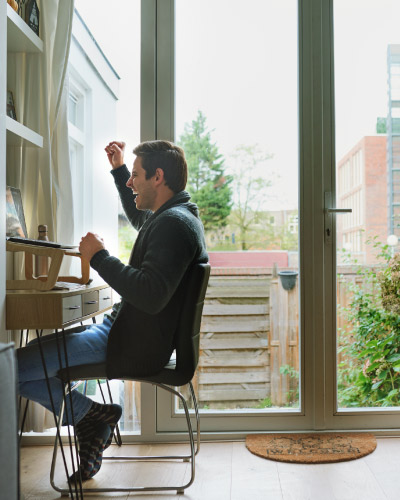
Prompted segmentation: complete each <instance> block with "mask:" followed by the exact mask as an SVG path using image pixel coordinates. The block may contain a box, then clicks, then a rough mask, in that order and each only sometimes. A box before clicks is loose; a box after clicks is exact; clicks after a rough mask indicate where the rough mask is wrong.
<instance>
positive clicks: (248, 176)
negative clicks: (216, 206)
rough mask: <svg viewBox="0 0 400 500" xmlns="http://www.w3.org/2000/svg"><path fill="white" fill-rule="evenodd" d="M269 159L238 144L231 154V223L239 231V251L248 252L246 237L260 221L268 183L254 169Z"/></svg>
mask: <svg viewBox="0 0 400 500" xmlns="http://www.w3.org/2000/svg"><path fill="white" fill-rule="evenodd" d="M270 158H272V155H270V154H268V153H264V152H262V151H261V150H260V149H259V147H258V145H257V144H253V145H251V146H245V145H240V146H238V147H237V148H236V149H235V152H234V154H233V155H232V159H233V160H234V162H235V166H234V174H233V179H234V191H235V200H234V210H233V211H232V216H231V222H232V224H233V225H235V226H237V228H238V229H239V238H240V243H241V247H242V250H248V249H249V246H250V245H249V242H248V235H249V233H250V232H251V230H252V229H253V228H254V227H256V226H257V225H258V224H260V223H261V222H262V221H263V218H264V217H263V215H264V209H263V208H264V207H263V205H264V203H265V201H266V199H267V197H268V193H267V188H268V187H270V186H271V184H272V182H271V180H267V179H265V178H264V177H261V176H260V175H258V174H257V170H258V169H257V167H259V166H260V165H262V164H263V163H265V162H266V161H267V160H269V159H270Z"/></svg>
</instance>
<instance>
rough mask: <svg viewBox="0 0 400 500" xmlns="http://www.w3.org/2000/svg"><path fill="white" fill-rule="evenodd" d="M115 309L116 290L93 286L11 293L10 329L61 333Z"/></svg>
mask: <svg viewBox="0 0 400 500" xmlns="http://www.w3.org/2000/svg"><path fill="white" fill-rule="evenodd" d="M111 307H112V289H111V288H110V287H109V285H107V284H106V283H102V284H98V283H97V284H96V283H91V284H90V285H85V286H84V287H82V288H79V289H75V290H50V291H48V292H39V291H37V290H7V296H6V329H7V330H26V329H35V330H42V329H52V330H60V329H62V328H65V327H67V326H71V325H73V324H74V323H79V322H80V321H84V320H86V319H88V318H92V317H93V316H96V315H98V314H101V313H103V312H105V311H107V310H108V309H111Z"/></svg>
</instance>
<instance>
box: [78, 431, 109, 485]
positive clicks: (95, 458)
mask: <svg viewBox="0 0 400 500" xmlns="http://www.w3.org/2000/svg"><path fill="white" fill-rule="evenodd" d="M109 437H110V426H109V425H108V424H105V423H99V424H97V425H95V427H94V429H93V436H92V438H91V439H90V440H85V441H82V442H80V443H79V461H80V464H79V470H78V471H76V472H75V473H74V474H72V475H71V476H70V477H69V481H70V483H71V484H75V481H78V482H79V481H80V480H81V479H82V481H87V480H88V479H91V478H92V477H93V476H94V475H96V474H97V473H98V472H99V470H100V467H101V463H102V460H103V452H104V449H105V444H106V442H107V440H108V439H109Z"/></svg>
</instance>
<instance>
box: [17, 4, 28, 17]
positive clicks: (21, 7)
mask: <svg viewBox="0 0 400 500" xmlns="http://www.w3.org/2000/svg"><path fill="white" fill-rule="evenodd" d="M17 3H18V14H19V15H20V16H21V17H22V19H25V3H26V0H17Z"/></svg>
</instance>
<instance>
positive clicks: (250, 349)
mask: <svg viewBox="0 0 400 500" xmlns="http://www.w3.org/2000/svg"><path fill="white" fill-rule="evenodd" d="M297 25H298V7H297V1H296V0H286V1H285V2H274V1H265V0H254V1H252V2H248V3H243V2H242V1H231V0H230V1H227V0H218V1H217V2H216V1H211V0H210V1H203V0H201V1H200V0H190V1H188V0H176V2H175V61H174V63H175V103H174V114H175V119H174V124H175V126H174V130H173V139H174V141H175V142H177V143H178V144H179V145H181V146H182V147H183V148H184V150H185V152H186V156H187V161H188V169H189V181H188V186H187V189H188V191H189V192H190V194H191V196H192V200H193V201H194V202H196V203H197V204H198V206H199V209H200V216H201V218H202V221H203V224H204V227H205V234H206V240H207V247H208V251H209V256H210V263H211V266H212V272H211V278H210V283H209V287H208V291H207V296H206V303H205V308H204V313H203V321H202V326H201V340H200V350H201V353H200V362H199V366H198V370H197V374H196V376H195V379H194V386H195V392H196V396H197V399H198V402H199V407H200V411H201V416H202V429H203V430H207V429H209V430H214V431H215V430H219V431H222V430H228V429H231V430H237V429H243V428H247V429H248V428H260V429H261V428H270V426H271V424H272V421H271V419H274V420H275V421H276V422H277V425H280V426H281V425H282V419H281V417H280V416H283V415H286V416H288V417H289V419H292V418H293V417H294V416H297V417H299V416H301V415H303V411H304V409H303V408H302V403H301V390H300V387H301V354H300V353H301V342H302V334H301V328H300V317H301V313H300V293H299V290H300V286H299V284H300V281H301V276H300V258H299V243H298V242H299V231H300V228H299V196H298V193H299V144H298V142H299V141H298V137H299V118H298V116H299V114H298V108H299V103H298V94H299V90H298V30H297ZM161 392H163V391H161ZM188 395H189V391H188ZM157 401H158V404H157V415H158V419H157V422H158V430H173V429H177V428H179V427H180V423H179V422H180V420H181V419H180V418H179V416H180V415H182V410H181V409H180V408H179V405H178V402H177V401H176V400H174V399H172V400H170V398H169V397H168V396H164V395H161V394H160V395H158V400H157ZM171 415H172V416H173V417H176V418H170V416H171ZM265 416H268V417H270V418H268V419H265ZM278 422H279V424H278ZM272 425H273V424H272Z"/></svg>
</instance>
